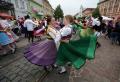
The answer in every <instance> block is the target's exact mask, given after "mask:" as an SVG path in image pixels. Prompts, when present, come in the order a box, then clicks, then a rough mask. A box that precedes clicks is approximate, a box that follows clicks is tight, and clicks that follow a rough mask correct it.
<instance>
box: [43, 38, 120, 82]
mask: <svg viewBox="0 0 120 82" xmlns="http://www.w3.org/2000/svg"><path fill="white" fill-rule="evenodd" d="M99 42H100V43H101V44H102V46H101V48H98V49H97V50H96V57H95V59H94V60H91V61H87V63H86V64H85V66H84V67H83V68H81V69H80V70H75V69H74V68H70V69H68V73H67V74H63V75H58V74H57V72H56V70H54V71H53V72H51V73H49V74H48V76H47V77H46V78H45V79H44V81H43V82H120V46H117V45H111V43H110V41H109V40H107V39H105V38H101V39H100V40H99Z"/></svg>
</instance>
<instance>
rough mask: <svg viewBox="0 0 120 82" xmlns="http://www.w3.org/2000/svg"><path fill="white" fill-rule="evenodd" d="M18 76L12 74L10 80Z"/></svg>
mask: <svg viewBox="0 0 120 82" xmlns="http://www.w3.org/2000/svg"><path fill="white" fill-rule="evenodd" d="M17 76H18V75H17V74H12V75H11V76H9V77H8V78H9V79H10V80H13V79H15V78H16V77H17Z"/></svg>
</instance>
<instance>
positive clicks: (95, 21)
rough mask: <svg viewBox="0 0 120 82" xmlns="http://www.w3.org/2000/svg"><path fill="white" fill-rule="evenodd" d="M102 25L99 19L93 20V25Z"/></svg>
mask: <svg viewBox="0 0 120 82" xmlns="http://www.w3.org/2000/svg"><path fill="white" fill-rule="evenodd" d="M95 25H97V26H100V21H98V20H97V19H93V22H92V26H95Z"/></svg>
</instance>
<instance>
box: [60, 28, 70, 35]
mask: <svg viewBox="0 0 120 82" xmlns="http://www.w3.org/2000/svg"><path fill="white" fill-rule="evenodd" d="M71 32H72V29H71V28H70V27H68V28H67V27H63V28H62V29H61V30H60V34H61V36H67V35H70V34H71Z"/></svg>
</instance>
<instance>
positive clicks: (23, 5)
mask: <svg viewBox="0 0 120 82" xmlns="http://www.w3.org/2000/svg"><path fill="white" fill-rule="evenodd" d="M11 3H13V4H14V8H15V15H16V18H18V16H19V17H23V16H25V15H27V4H28V0H11Z"/></svg>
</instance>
